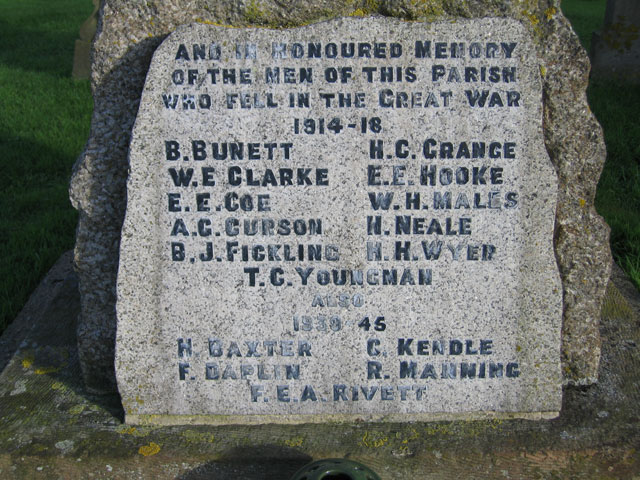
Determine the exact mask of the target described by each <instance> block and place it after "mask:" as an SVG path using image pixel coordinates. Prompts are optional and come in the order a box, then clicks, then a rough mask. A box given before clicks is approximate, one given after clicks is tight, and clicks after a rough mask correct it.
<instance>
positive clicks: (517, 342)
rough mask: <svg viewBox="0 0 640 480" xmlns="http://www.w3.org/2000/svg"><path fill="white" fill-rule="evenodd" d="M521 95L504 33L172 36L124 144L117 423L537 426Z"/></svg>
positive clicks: (530, 208)
mask: <svg viewBox="0 0 640 480" xmlns="http://www.w3.org/2000/svg"><path fill="white" fill-rule="evenodd" d="M541 97H542V91H541V80H540V69H539V64H538V60H537V57H536V55H535V51H534V48H533V47H532V44H531V41H530V38H529V37H528V33H527V32H526V30H525V29H524V28H523V27H522V26H521V25H520V24H519V23H518V22H516V21H514V20H511V19H481V20H469V21H462V20H458V21H457V22H454V23H449V22H441V23H432V24H424V23H405V22H401V21H396V20H389V19H381V18H366V19H354V18H349V19H338V20H334V21H331V22H327V23H322V24H316V25H311V26H307V27H303V28H298V29H291V30H266V29H231V28H225V27H217V26H210V25H198V24H196V25H189V26H184V27H181V28H179V29H178V30H177V31H176V32H175V33H173V34H172V35H170V36H169V37H168V38H167V39H166V40H165V41H164V42H163V43H162V45H161V46H160V47H159V48H158V50H157V51H156V53H155V55H154V57H153V61H152V63H151V67H150V69H149V73H148V75H147V80H146V84H145V88H144V92H143V94H142V100H141V104H140V110H139V112H138V117H137V120H136V124H135V128H134V131H133V137H132V141H131V147H130V168H131V173H130V177H129V181H128V206H127V214H126V220H125V223H124V227H123V232H122V243H121V251H120V267H119V275H118V304H117V313H118V333H117V345H116V372H117V379H118V387H119V390H120V393H121V395H122V400H123V405H124V407H125V411H126V418H127V421H128V422H131V423H137V422H143V421H153V422H158V423H181V422H184V423H187V422H198V423H237V422H309V421H325V420H341V419H355V418H361V419H370V420H375V419H385V420H412V419H438V418H479V417H480V418H482V417H488V416H503V417H510V416H517V417H528V418H540V417H552V416H555V415H556V414H557V412H558V411H559V409H560V403H561V373H560V327H561V311H562V310H561V285H560V279H559V275H558V270H557V267H556V263H555V258H554V253H553V244H552V236H553V222H554V211H555V205H556V188H557V181H556V177H555V173H554V170H553V167H552V165H551V162H550V160H549V157H548V155H547V153H546V150H545V146H544V142H543V135H542V113H541V112H542V107H541V104H542V98H541ZM156 415H159V416H156Z"/></svg>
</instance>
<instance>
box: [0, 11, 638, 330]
mask: <svg viewBox="0 0 640 480" xmlns="http://www.w3.org/2000/svg"><path fill="white" fill-rule="evenodd" d="M605 4H606V0H564V1H563V3H562V7H563V10H564V11H565V13H566V14H567V16H568V17H569V19H570V20H571V21H572V24H573V25H574V28H575V29H576V30H577V32H578V34H579V36H580V39H581V41H582V43H583V45H584V46H585V47H586V48H589V46H590V42H591V33H592V32H593V31H594V30H597V29H599V28H600V26H601V25H602V20H603V18H604V10H605ZM91 11H92V2H91V0H55V1H51V0H20V1H16V0H0V45H1V46H2V48H0V152H2V155H1V156H0V162H2V172H3V178H5V181H4V183H3V188H2V189H1V190H0V231H1V232H3V234H4V235H3V249H2V256H1V258H0V331H2V330H4V328H5V327H6V325H8V323H9V322H11V321H12V320H13V318H15V316H16V315H17V313H18V312H19V311H20V309H21V308H22V306H23V305H24V303H25V302H26V300H27V298H28V296H29V295H30V293H31V292H32V291H33V289H34V288H35V287H36V286H37V284H38V282H39V281H40V280H41V278H42V277H43V276H44V274H45V273H46V272H47V270H48V269H49V268H50V267H51V266H52V265H53V263H54V262H55V261H56V259H57V258H58V257H59V256H60V254H61V253H62V252H64V251H65V250H68V249H70V248H72V247H73V243H74V237H75V227H76V222H77V214H76V212H75V211H74V210H73V208H72V207H71V204H70V202H69V199H68V193H67V192H68V182H69V177H70V175H71V167H72V165H73V163H74V161H75V159H76V157H77V156H78V155H79V153H80V152H81V150H82V148H83V146H84V143H85V141H86V139H87V137H88V134H89V125H90V119H91V110H92V100H91V92H90V87H89V82H88V81H74V80H72V79H71V69H72V62H73V48H74V43H75V39H76V38H77V37H78V30H79V28H80V25H81V24H82V22H83V21H84V20H85V19H86V18H87V17H88V16H89V14H90V13H91ZM589 100H590V104H591V107H592V110H593V111H594V112H595V114H596V116H597V117H598V120H599V121H600V122H601V124H602V125H603V127H604V130H605V138H606V142H607V149H608V152H609V154H608V159H607V164H606V166H605V169H604V172H603V175H602V178H601V181H600V184H599V188H598V195H597V199H596V207H597V208H598V211H599V212H600V213H601V214H602V215H603V216H604V217H605V218H606V220H607V222H608V223H609V225H611V227H612V240H611V241H612V247H613V250H614V256H615V257H616V260H617V261H618V263H619V264H620V265H621V266H622V267H623V268H624V269H625V270H626V271H627V272H628V273H629V274H630V275H631V277H632V278H633V280H634V282H635V283H636V285H639V286H640V160H639V159H640V122H638V119H637V118H638V112H640V89H639V88H638V87H631V86H621V85H617V84H615V83H608V82H599V83H593V84H592V85H591V86H590V89H589Z"/></svg>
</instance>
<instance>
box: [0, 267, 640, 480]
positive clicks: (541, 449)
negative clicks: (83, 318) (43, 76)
mask: <svg viewBox="0 0 640 480" xmlns="http://www.w3.org/2000/svg"><path fill="white" fill-rule="evenodd" d="M58 267H62V268H58ZM70 268H71V265H70V262H69V263H66V264H65V263H64V262H60V263H59V265H58V266H56V267H55V268H54V269H53V271H52V274H50V275H49V276H48V279H47V280H45V281H44V282H43V285H42V286H43V287H44V288H38V289H37V290H36V292H34V295H33V296H32V298H31V299H30V300H29V307H27V310H28V311H29V312H24V313H26V317H28V319H29V325H30V326H31V327H32V328H30V329H29V332H28V334H27V336H26V338H25V337H23V335H22V334H21V333H19V332H16V331H15V330H12V331H10V330H7V331H5V333H4V334H3V336H2V338H1V339H0V341H1V342H2V344H3V345H20V348H19V349H18V350H17V351H16V352H15V354H13V355H12V357H11V360H10V362H9V364H8V365H7V366H6V368H3V370H2V373H0V476H2V478H12V479H13V478H15V479H25V480H27V479H32V478H34V477H35V478H37V477H38V476H43V477H45V478H65V479H75V478H77V479H85V478H87V477H92V476H93V477H96V478H113V479H121V478H157V479H175V478H180V479H185V480H186V479H192V480H195V479H203V478H221V479H227V478H242V479H247V480H264V479H287V478H290V477H291V475H293V473H294V472H295V471H296V470H298V469H299V468H300V467H302V466H303V465H304V464H306V463H308V462H309V461H311V460H312V459H320V458H329V457H339V458H342V457H348V458H350V459H355V460H358V461H361V462H363V463H365V464H367V465H370V466H371V467H372V468H373V469H374V470H375V471H376V472H378V473H380V474H381V475H383V476H384V477H383V478H385V479H389V480H395V479H398V480H399V479H406V478H427V479H466V478H469V479H471V478H473V479H495V478H503V477H507V478H519V479H531V478H571V479H588V480H591V479H593V478H616V479H628V480H633V479H637V477H638V474H639V473H640V453H639V451H640V450H639V447H640V441H639V439H640V422H639V419H638V414H637V405H638V403H639V402H640V381H639V380H640V378H638V372H640V354H639V353H640V350H639V349H638V345H640V332H639V330H638V322H639V321H640V317H639V315H640V301H639V299H638V291H637V289H636V287H635V286H634V285H633V284H632V283H631V282H630V280H629V279H628V278H627V277H626V276H625V275H624V273H623V272H622V271H621V270H620V269H619V268H618V267H615V266H614V272H613V274H612V279H611V282H610V283H609V285H608V288H607V294H606V297H605V301H604V303H603V308H602V321H601V324H600V326H601V333H602V339H603V341H602V361H601V362H600V369H599V373H598V377H599V379H598V383H597V384H596V385H592V386H590V387H565V392H564V396H563V405H562V411H561V414H560V417H559V418H556V419H553V420H545V421H539V422H532V421H528V420H502V421H500V420H483V421H472V422H469V421H458V422H437V423H424V422H414V423H409V424H408V423H362V422H360V423H346V424H328V425H321V424H314V425H232V426H228V425H227V426H194V425H185V426H180V427H157V426H152V425H146V426H135V427H132V426H130V425H124V424H122V418H123V417H122V416H123V412H122V408H121V406H120V404H119V401H118V396H117V395H113V396H97V395H91V394H90V393H89V392H87V390H86V388H85V386H84V385H83V382H82V380H81V377H80V367H79V364H78V356H77V349H76V346H77V344H76V341H75V332H74V329H73V325H74V324H75V313H76V311H77V309H78V308H79V294H78V291H77V290H76V288H74V285H75V283H74V282H72V281H63V282H60V281H59V280H60V279H63V278H68V273H66V272H67V271H69V269H70ZM63 272H64V273H63ZM39 305H40V306H41V305H46V306H45V308H33V309H32V308H31V306H39ZM51 307H53V308H51ZM21 318H25V316H23V315H22V314H21ZM16 333H17V338H13V337H14V335H15V334H16ZM7 337H11V338H7Z"/></svg>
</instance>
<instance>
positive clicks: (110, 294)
mask: <svg viewBox="0 0 640 480" xmlns="http://www.w3.org/2000/svg"><path fill="white" fill-rule="evenodd" d="M161 42H162V38H156V37H153V38H146V39H144V40H142V41H140V42H139V43H137V44H135V45H132V46H131V47H130V48H129V49H128V51H127V53H126V54H124V56H123V57H122V58H121V59H120V60H119V61H118V63H117V64H116V65H115V66H114V68H113V69H112V70H111V71H110V72H109V73H108V74H107V75H105V76H104V77H103V78H102V81H101V83H100V84H99V85H97V86H94V102H95V108H94V112H102V111H111V112H112V116H113V118H118V122H117V124H112V123H110V122H105V121H104V119H101V118H96V114H95V113H94V118H93V120H92V127H91V130H92V132H91V138H90V140H89V142H88V144H87V146H86V148H85V151H84V152H83V154H82V155H81V156H80V158H79V160H78V162H77V164H76V165H75V166H74V176H73V179H72V182H71V199H72V203H73V205H74V207H75V208H76V209H77V210H78V211H79V213H80V218H79V221H78V234H77V238H76V249H75V252H76V257H75V266H76V271H77V272H78V276H79V281H80V292H81V294H82V314H81V316H80V317H79V324H78V349H79V355H80V363H81V365H82V376H83V378H84V380H85V384H86V385H87V387H88V389H89V391H91V392H95V393H113V392H115V391H116V384H115V370H114V364H113V362H114V351H115V336H116V323H117V320H116V312H115V306H116V278H117V271H118V259H119V245H120V230H121V227H122V222H123V219H124V214H125V210H126V204H127V196H126V181H127V172H128V156H127V152H128V149H129V140H130V138H131V131H132V129H133V124H134V121H135V118H136V113H137V111H138V104H139V102H140V95H141V93H142V88H143V86H144V80H145V74H146V71H147V69H148V67H149V63H150V62H151V57H152V55H153V52H154V51H155V48H156V47H157V46H158V45H159V44H160V43H161ZM114 130H116V131H115V132H114ZM97 165H108V168H101V167H100V168H99V167H97ZM94 169H95V171H94V172H93V173H90V172H92V171H93V170H94ZM87 198H92V199H94V201H93V202H92V203H91V204H89V203H88V202H87V200H86V199H87ZM106 218H110V219H114V220H115V221H110V222H107V223H105V219H106ZM88 252H100V254H99V255H95V253H94V254H91V255H89V254H88Z"/></svg>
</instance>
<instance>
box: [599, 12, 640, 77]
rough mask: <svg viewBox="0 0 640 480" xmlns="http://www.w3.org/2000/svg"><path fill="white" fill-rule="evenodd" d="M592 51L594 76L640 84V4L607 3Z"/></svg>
mask: <svg viewBox="0 0 640 480" xmlns="http://www.w3.org/2000/svg"><path fill="white" fill-rule="evenodd" d="M591 50H592V52H591V53H592V54H591V58H592V60H591V61H592V71H593V73H594V74H595V75H600V76H607V77H609V78H611V77H618V78H624V79H626V80H632V81H636V82H637V81H640V3H638V2H637V1H635V0H607V10H606V12H605V18H604V25H603V26H602V30H601V31H599V32H594V34H593V40H592V46H591Z"/></svg>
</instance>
